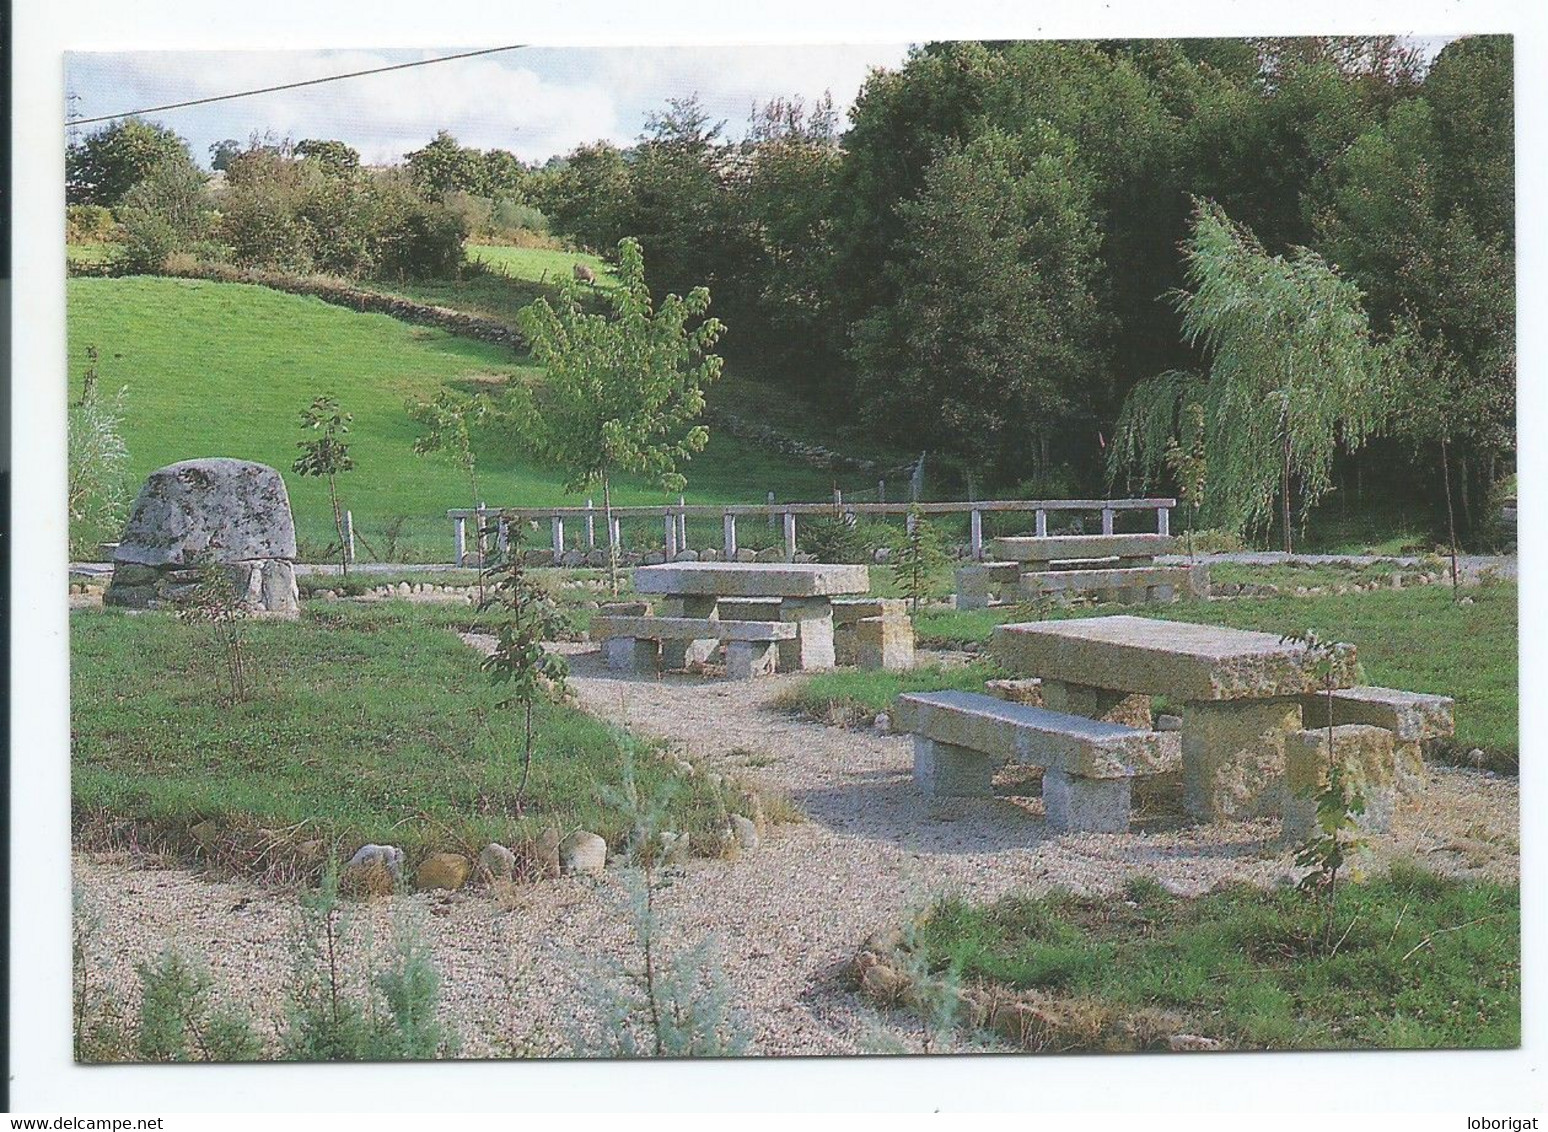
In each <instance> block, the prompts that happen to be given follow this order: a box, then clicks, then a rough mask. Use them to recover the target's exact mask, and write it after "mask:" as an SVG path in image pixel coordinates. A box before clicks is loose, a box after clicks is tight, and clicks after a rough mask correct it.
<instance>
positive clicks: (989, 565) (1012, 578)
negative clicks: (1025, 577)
mask: <svg viewBox="0 0 1548 1132" xmlns="http://www.w3.org/2000/svg"><path fill="white" fill-rule="evenodd" d="M1021 570H1022V566H1021V563H1020V562H976V563H974V564H973V565H971V566H959V567H958V568H957V577H956V582H957V608H958V609H988V608H989V604H990V602H991V601H992V600H993V599H995V598H1002V599H1003V598H1004V597H1005V595H1006V594H1007V593H1008V592H1009V591H1011V590H1014V589H1015V588H1016V583H1017V581H1019V580H1020V578H1021Z"/></svg>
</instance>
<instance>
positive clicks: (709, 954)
mask: <svg viewBox="0 0 1548 1132" xmlns="http://www.w3.org/2000/svg"><path fill="white" fill-rule="evenodd" d="M618 741H619V747H620V749H621V751H622V754H623V779H622V783H621V784H620V786H619V787H618V788H617V789H616V790H610V791H609V793H610V795H611V801H612V803H613V805H615V806H616V807H617V808H618V809H619V810H620V811H621V812H623V813H625V814H628V815H629V817H630V819H631V824H632V831H631V835H630V838H629V853H628V861H627V862H626V864H627V865H628V866H629V867H628V871H627V872H626V874H625V882H626V884H627V886H628V892H629V905H630V928H631V929H632V932H633V936H634V941H635V943H636V945H637V947H638V949H639V958H638V962H637V963H634V964H629V963H623V962H615V963H609V964H607V965H606V966H605V967H604V968H603V969H602V970H601V971H600V972H599V977H598V978H596V979H594V980H591V981H589V982H588V984H587V997H588V998H589V1000H590V1002H589V1005H590V1007H591V1013H592V1014H593V1015H594V1022H595V1025H594V1027H593V1029H592V1030H591V1031H590V1032H584V1031H581V1030H579V1029H577V1032H576V1034H575V1037H574V1045H575V1052H576V1054H577V1055H578V1056H583V1057H597V1056H601V1057H737V1056H740V1055H742V1054H745V1053H746V1052H747V1047H748V1034H747V1029H746V1024H745V1022H744V1020H743V1019H742V1017H741V1014H740V1012H739V1011H737V1010H736V1009H735V1007H734V1006H733V1004H732V1002H731V987H730V984H729V982H728V981H727V979H726V976H725V972H724V971H723V970H722V969H721V967H720V964H719V961H718V955H717V950H716V944H715V938H714V937H713V936H707V937H705V938H704V939H703V940H701V941H700V942H699V943H697V944H695V945H692V946H689V947H686V948H682V949H680V950H678V951H676V952H675V953H674V952H672V951H671V950H669V949H668V948H667V946H666V945H665V943H664V941H663V938H662V937H663V936H664V935H665V934H666V930H665V928H666V926H665V925H664V924H663V923H662V921H661V915H660V912H659V911H658V909H657V906H656V891H657V889H658V888H660V887H663V886H665V885H666V884H667V883H670V882H669V881H668V880H667V879H666V878H663V877H662V876H661V875H660V874H659V872H658V871H657V868H656V866H655V858H654V849H655V846H656V845H657V844H658V842H659V837H660V834H661V832H662V830H663V828H664V822H665V820H666V816H667V813H668V810H669V807H670V804H671V795H672V793H673V792H674V791H675V790H676V789H677V788H678V787H677V783H676V781H675V780H668V781H667V782H666V783H664V784H662V785H660V786H658V787H656V788H655V789H653V790H652V789H647V788H642V784H641V783H640V781H639V779H638V778H637V777H636V775H635V767H636V763H637V761H638V758H639V752H638V750H637V747H636V744H635V741H634V740H633V738H632V737H631V736H629V735H628V734H627V733H620V734H619V736H618Z"/></svg>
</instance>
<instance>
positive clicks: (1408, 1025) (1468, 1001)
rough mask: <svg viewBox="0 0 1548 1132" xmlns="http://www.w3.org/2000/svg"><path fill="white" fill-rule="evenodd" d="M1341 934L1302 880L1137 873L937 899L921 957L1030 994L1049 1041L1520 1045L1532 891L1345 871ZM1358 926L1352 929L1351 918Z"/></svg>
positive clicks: (1076, 1045) (922, 929)
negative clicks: (1090, 890)
mask: <svg viewBox="0 0 1548 1132" xmlns="http://www.w3.org/2000/svg"><path fill="white" fill-rule="evenodd" d="M1333 924H1334V926H1335V930H1334V935H1333V938H1334V939H1339V938H1340V937H1342V940H1341V942H1340V943H1339V944H1338V946H1337V948H1336V949H1330V948H1328V947H1327V946H1326V944H1325V940H1324V934H1323V928H1324V925H1323V921H1322V919H1321V911H1320V905H1319V904H1318V903H1316V902H1314V901H1312V900H1309V899H1307V897H1306V896H1304V895H1303V894H1301V893H1299V892H1297V891H1295V890H1293V889H1281V890H1279V891H1277V892H1261V891H1257V890H1253V889H1247V888H1233V889H1226V890H1222V891H1219V892H1215V893H1211V894H1209V895H1206V896H1203V897H1199V898H1196V899H1187V898H1182V897H1176V896H1172V895H1170V894H1168V893H1167V892H1166V891H1165V890H1164V889H1163V888H1161V887H1160V886H1159V885H1157V884H1155V883H1154V882H1151V881H1148V880H1142V879H1136V880H1134V881H1131V882H1130V883H1129V884H1128V886H1127V887H1126V889H1125V890H1124V892H1123V893H1122V894H1121V895H1119V896H1107V897H1096V898H1088V897H1079V896H1074V895H1070V894H1068V893H1054V894H1051V895H1048V896H1044V897H1041V898H1027V897H1010V898H1006V899H1003V900H1000V901H998V902H997V903H994V904H990V905H988V906H974V905H970V904H967V903H965V902H962V901H958V900H948V901H944V902H942V903H940V904H938V905H937V906H936V907H935V908H934V909H933V910H932V911H931V912H930V913H929V914H928V915H927V916H926V917H925V918H924V920H923V922H922V923H921V924H920V925H919V926H918V927H917V929H916V931H915V933H914V935H915V947H916V949H917V952H916V961H917V962H918V963H919V964H920V965H921V966H922V967H923V968H924V969H925V970H927V971H930V972H934V973H936V974H937V975H941V974H945V973H947V972H950V973H952V974H953V975H954V976H955V977H956V978H958V979H960V980H961V981H962V982H963V983H984V984H989V985H994V986H998V987H1003V988H1007V989H1009V990H1012V991H1016V992H1030V993H1031V995H1032V996H1033V1001H1035V1002H1036V1003H1037V1004H1038V1005H1039V1006H1040V1007H1041V1018H1042V1019H1043V1023H1044V1028H1043V1029H1041V1030H1040V1031H1036V1032H1034V1033H1033V1034H1031V1035H1029V1037H1030V1038H1031V1039H1032V1041H1031V1042H1030V1043H1029V1044H1031V1045H1032V1048H1038V1049H1043V1050H1046V1051H1048V1052H1060V1051H1104V1050H1106V1051H1111V1050H1132V1049H1143V1048H1147V1047H1154V1046H1156V1045H1157V1044H1158V1043H1159V1048H1163V1049H1164V1048H1166V1046H1165V1041H1166V1037H1167V1036H1168V1034H1169V1033H1178V1032H1184V1033H1192V1034H1200V1035H1203V1036H1206V1037H1212V1038H1215V1039H1217V1040H1220V1041H1222V1042H1223V1043H1224V1044H1225V1045H1226V1046H1227V1047H1228V1048H1244V1049H1301V1050H1306V1049H1349V1048H1382V1049H1410V1048H1425V1049H1436V1048H1474V1049H1478V1048H1486V1049H1504V1048H1513V1047H1515V1046H1517V1045H1519V1044H1520V1040H1521V998H1520V996H1521V929H1520V890H1519V888H1518V887H1517V886H1514V885H1510V886H1506V885H1499V884H1487V883H1469V882H1462V881H1456V880H1449V879H1443V878H1440V877H1436V876H1433V875H1430V874H1428V873H1424V872H1420V871H1418V870H1417V869H1415V868H1413V867H1412V866H1398V867H1394V868H1393V870H1392V872H1391V874H1390V875H1389V876H1387V877H1384V878H1382V879H1380V880H1375V881H1371V882H1369V883H1365V884H1358V885H1349V886H1346V887H1344V888H1343V889H1342V890H1341V892H1340V896H1339V901H1338V907H1337V910H1336V913H1335V916H1334V920H1333ZM1346 929H1347V934H1345V933H1346Z"/></svg>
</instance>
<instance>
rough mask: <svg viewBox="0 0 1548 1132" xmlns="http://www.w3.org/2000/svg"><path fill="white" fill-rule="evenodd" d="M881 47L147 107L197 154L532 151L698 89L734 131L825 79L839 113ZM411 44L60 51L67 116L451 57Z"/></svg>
mask: <svg viewBox="0 0 1548 1132" xmlns="http://www.w3.org/2000/svg"><path fill="white" fill-rule="evenodd" d="M904 52H905V49H904V48H903V47H901V46H892V47H835V46H827V47H812V48H794V47H724V48H721V47H696V48H639V49H635V48H584V49H572V50H564V49H555V48H541V49H539V48H533V49H530V50H522V51H516V52H511V53H509V54H501V55H490V56H483V57H479V58H473V59H462V60H456V61H453V62H447V63H437V64H434V65H431V66H426V67H416V68H411V69H407V70H400V71H392V72H388V73H386V74H381V75H370V76H365V77H361V78H354V79H347V80H344V81H340V82H335V83H327V84H322V85H317V86H310V87H302V88H299V89H293V90H287V91H280V92H275V93H271V94H264V95H256V96H252V97H249V98H241V99H235V100H231V101H227V102H221V103H214V104H210V105H205V106H197V107H189V108H185V109H179V110H172V111H164V112H160V113H157V114H153V115H151V116H152V117H154V118H157V119H158V120H160V121H162V122H164V123H165V124H167V125H169V126H171V127H173V128H174V129H176V130H177V131H178V132H179V133H181V134H182V135H183V136H184V137H186V138H187V139H188V141H189V143H190V145H191V146H192V147H193V150H194V153H195V155H196V156H199V157H203V156H204V155H205V154H206V153H207V151H208V148H209V146H210V145H211V144H212V143H214V142H216V141H219V140H221V139H222V138H228V137H234V138H237V139H238V140H245V139H246V138H247V136H248V135H249V134H250V133H251V132H252V131H254V130H257V131H259V132H260V133H261V132H264V131H268V130H273V131H274V132H275V133H277V134H280V135H282V136H283V135H289V136H291V137H294V138H298V139H299V138H303V137H330V138H339V139H342V140H344V141H346V142H348V143H349V144H351V145H353V146H355V147H356V148H357V149H359V150H360V151H361V155H362V157H363V158H364V159H365V160H366V161H368V162H387V161H394V160H397V159H398V158H400V157H401V156H402V154H404V153H405V152H407V151H409V150H412V149H416V148H418V147H419V146H421V145H423V144H424V143H425V142H426V141H428V140H429V139H430V137H431V136H433V135H434V133H435V131H436V130H440V129H446V130H450V131H451V132H452V133H453V134H455V135H456V136H457V138H458V139H459V140H460V141H461V142H462V143H463V144H465V145H473V146H478V147H479V148H490V147H500V148H504V149H511V150H513V151H515V152H516V153H517V154H519V155H520V156H521V157H523V158H524V159H527V160H541V159H543V158H546V157H548V156H549V155H551V154H554V153H563V152H567V151H568V150H570V149H572V148H574V147H575V146H576V145H578V144H580V143H582V142H587V141H593V140H596V139H598V138H607V139H609V140H612V141H615V142H619V143H625V144H626V143H628V142H630V141H632V140H634V138H635V137H636V136H637V135H638V134H639V132H640V130H641V128H642V126H643V124H644V120H645V116H646V114H647V113H649V112H650V111H651V110H654V109H658V108H660V107H662V106H664V105H665V103H666V100H667V99H668V98H672V97H679V98H680V97H685V96H687V95H689V94H694V93H697V94H698V95H699V96H700V98H701V99H702V101H703V102H704V105H705V107H706V109H707V110H708V111H709V113H710V114H711V115H713V116H714V117H717V118H725V119H727V120H728V126H727V128H728V131H730V132H731V133H733V134H735V133H739V132H740V131H741V129H742V128H743V127H744V126H745V123H746V121H747V116H748V113H749V111H750V110H751V108H752V105H753V104H754V103H755V102H759V101H765V100H767V99H769V98H771V97H774V96H776V95H801V96H803V97H805V98H806V99H807V100H808V101H810V100H813V99H815V98H817V97H820V96H821V95H822V93H823V92H824V91H826V90H831V91H832V92H833V95H834V98H835V100H836V101H837V102H838V103H839V108H840V110H841V111H842V110H846V109H847V108H848V106H849V105H850V103H851V102H852V101H853V99H854V96H855V94H856V93H857V91H858V90H859V87H860V84H861V83H862V82H863V81H864V79H865V76H866V74H867V72H868V70H869V68H870V67H871V66H874V65H882V64H884V65H896V64H898V63H899V62H901V61H902V58H903V55H904ZM453 53H455V51H454V49H445V50H428V49H427V50H424V51H414V52H409V51H289V52H278V51H263V52H258V51H254V52H123V53H114V54H87V53H77V54H72V55H70V56H69V57H68V58H67V81H68V83H69V85H70V87H71V89H73V90H74V91H75V92H76V93H77V94H78V95H80V100H79V102H78V103H77V104H76V112H77V114H79V115H81V116H84V117H96V116H98V115H102V114H109V113H122V112H124V111H127V110H133V109H138V108H141V107H152V106H158V105H165V104H168V103H173V102H185V101H190V100H193V99H198V98H208V97H212V96H216V95H221V94H227V93H231V92H234V91H240V90H249V89H255V88H260V87H270V86H279V85H283V84H285V83H293V82H301V81H305V80H307V79H314V78H318V77H321V76H325V75H335V74H342V73H346V72H350V71H359V70H367V69H370V68H373V67H381V66H387V65H390V64H395V63H402V62H407V61H409V60H413V59H425V58H433V57H436V56H438V55H443V54H453Z"/></svg>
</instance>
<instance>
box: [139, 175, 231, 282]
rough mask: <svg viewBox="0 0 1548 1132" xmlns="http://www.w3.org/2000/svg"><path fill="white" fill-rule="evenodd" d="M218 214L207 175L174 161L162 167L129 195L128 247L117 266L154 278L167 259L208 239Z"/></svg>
mask: <svg viewBox="0 0 1548 1132" xmlns="http://www.w3.org/2000/svg"><path fill="white" fill-rule="evenodd" d="M212 215H213V214H212V211H211V209H210V202H209V199H208V197H207V196H206V195H205V191H204V175H203V174H202V173H200V172H199V171H198V170H197V169H193V168H189V167H185V166H183V165H179V164H176V163H173V162H167V163H165V164H163V165H161V166H159V167H158V168H157V169H156V170H155V171H154V172H153V173H152V174H151V175H150V176H149V177H147V178H146V179H145V180H143V181H141V182H140V183H139V184H137V185H135V186H134V188H132V189H130V190H129V192H128V193H127V194H126V195H125V196H124V201H123V204H122V205H121V206H120V208H119V210H118V216H119V220H120V221H121V222H122V224H123V232H124V244H123V248H122V250H121V251H120V253H119V256H118V259H117V261H116V264H115V266H116V268H117V270H119V271H121V272H124V273H127V274H131V275H133V274H153V273H156V272H159V271H161V270H162V268H163V266H164V265H165V263H166V261H167V257H168V256H170V255H172V254H173V253H174V252H180V251H186V250H188V249H190V248H192V247H194V246H196V245H198V244H199V243H200V242H201V241H203V240H205V239H206V238H207V237H208V235H209V231H210V227H211V219H212Z"/></svg>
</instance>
